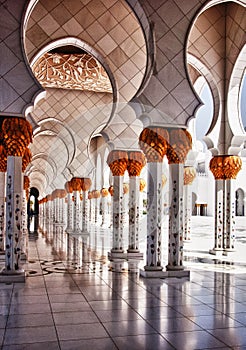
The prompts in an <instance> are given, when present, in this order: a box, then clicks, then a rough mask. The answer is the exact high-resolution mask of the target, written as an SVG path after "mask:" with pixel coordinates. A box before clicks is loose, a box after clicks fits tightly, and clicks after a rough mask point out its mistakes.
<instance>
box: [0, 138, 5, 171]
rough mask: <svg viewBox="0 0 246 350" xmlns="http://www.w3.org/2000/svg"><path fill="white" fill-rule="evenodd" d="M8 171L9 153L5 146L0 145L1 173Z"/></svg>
mask: <svg viewBox="0 0 246 350" xmlns="http://www.w3.org/2000/svg"><path fill="white" fill-rule="evenodd" d="M6 171H7V151H6V149H5V147H4V146H3V145H0V172H2V173H6Z"/></svg>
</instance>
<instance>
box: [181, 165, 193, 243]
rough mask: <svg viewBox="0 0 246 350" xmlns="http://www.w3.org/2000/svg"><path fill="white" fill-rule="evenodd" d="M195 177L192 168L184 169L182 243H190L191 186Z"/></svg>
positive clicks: (186, 167)
mask: <svg viewBox="0 0 246 350" xmlns="http://www.w3.org/2000/svg"><path fill="white" fill-rule="evenodd" d="M195 177H196V170H195V168H194V167H192V166H185V167H184V189H183V190H184V210H183V211H184V242H191V216H192V193H191V184H192V182H193V180H194V179H195Z"/></svg>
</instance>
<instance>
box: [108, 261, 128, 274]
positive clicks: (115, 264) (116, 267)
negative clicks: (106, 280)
mask: <svg viewBox="0 0 246 350" xmlns="http://www.w3.org/2000/svg"><path fill="white" fill-rule="evenodd" d="M124 264H125V260H124V259H114V260H113V261H112V260H111V261H110V265H109V270H110V271H112V272H124V271H125V268H124Z"/></svg>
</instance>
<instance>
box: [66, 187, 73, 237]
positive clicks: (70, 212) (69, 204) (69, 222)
mask: <svg viewBox="0 0 246 350" xmlns="http://www.w3.org/2000/svg"><path fill="white" fill-rule="evenodd" d="M65 189H66V191H67V226H66V229H65V231H66V232H67V233H71V232H72V231H73V201H72V197H73V187H72V185H71V182H70V181H67V182H66V183H65Z"/></svg>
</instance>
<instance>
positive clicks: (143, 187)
mask: <svg viewBox="0 0 246 350" xmlns="http://www.w3.org/2000/svg"><path fill="white" fill-rule="evenodd" d="M145 187H146V181H145V180H144V179H140V181H139V191H140V192H143V190H144V189H145Z"/></svg>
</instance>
